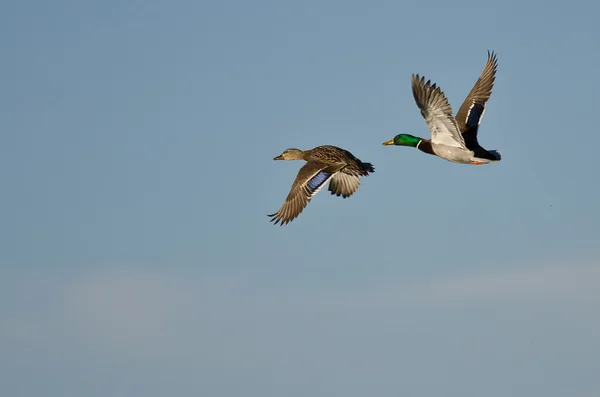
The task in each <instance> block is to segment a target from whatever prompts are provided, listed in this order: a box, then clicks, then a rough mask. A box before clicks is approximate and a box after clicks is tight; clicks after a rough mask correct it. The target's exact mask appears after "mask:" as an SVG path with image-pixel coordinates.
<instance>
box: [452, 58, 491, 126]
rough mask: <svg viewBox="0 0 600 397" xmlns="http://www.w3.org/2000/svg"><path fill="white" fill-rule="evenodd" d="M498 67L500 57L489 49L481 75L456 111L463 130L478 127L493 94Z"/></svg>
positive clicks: (457, 119) (459, 124) (457, 120)
mask: <svg viewBox="0 0 600 397" xmlns="http://www.w3.org/2000/svg"><path fill="white" fill-rule="evenodd" d="M497 68H498V58H497V57H496V54H495V53H494V52H493V51H492V53H491V54H490V52H489V51H488V59H487V62H486V64H485V67H484V68H483V72H481V76H479V78H478V79H477V82H476V83H475V85H474V86H473V88H472V89H471V92H469V95H467V98H466V99H465V101H464V102H463V104H462V105H461V107H460V109H459V110H458V113H456V122H457V123H458V128H459V129H460V131H461V132H463V133H464V132H465V131H467V130H469V129H472V128H477V126H478V125H479V123H480V122H481V118H482V117H483V113H484V112H485V104H486V102H487V100H488V99H490V96H491V95H492V88H493V87H494V80H495V79H496V70H497Z"/></svg>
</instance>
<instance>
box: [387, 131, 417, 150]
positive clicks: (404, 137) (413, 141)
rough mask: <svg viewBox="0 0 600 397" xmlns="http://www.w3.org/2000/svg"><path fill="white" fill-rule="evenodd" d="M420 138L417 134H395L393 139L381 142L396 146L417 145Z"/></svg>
mask: <svg viewBox="0 0 600 397" xmlns="http://www.w3.org/2000/svg"><path fill="white" fill-rule="evenodd" d="M421 140H422V139H421V138H419V137H417V136H412V135H409V134H400V135H396V136H395V137H394V139H390V140H389V141H385V142H383V144H384V145H386V146H387V145H396V146H410V147H417V145H418V144H419V142H421Z"/></svg>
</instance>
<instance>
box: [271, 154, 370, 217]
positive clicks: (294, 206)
mask: <svg viewBox="0 0 600 397" xmlns="http://www.w3.org/2000/svg"><path fill="white" fill-rule="evenodd" d="M273 160H305V161H306V164H305V165H304V166H303V167H302V168H300V171H298V175H297V176H296V179H295V180H294V183H293V184H292V188H291V190H290V193H289V194H288V196H287V198H286V199H285V202H284V203H283V205H282V206H281V208H280V209H279V211H277V212H276V213H274V214H271V215H268V216H270V217H271V218H272V219H271V222H273V221H275V223H274V224H275V225H276V224H277V223H278V222H281V226H283V225H285V224H287V223H289V222H291V221H292V220H294V219H295V218H296V217H297V216H298V215H300V213H301V212H302V210H303V209H304V208H305V207H306V206H307V205H308V203H309V201H310V200H311V199H312V197H313V196H314V195H315V194H317V193H318V192H319V190H321V188H322V187H323V186H324V185H325V184H326V183H327V182H328V181H330V182H329V191H330V192H331V194H335V195H336V196H340V195H341V196H342V197H344V198H347V197H350V196H351V195H352V194H353V193H354V192H356V189H358V186H359V185H360V177H361V176H367V175H369V172H371V173H372V172H375V169H374V168H373V165H372V164H371V163H363V162H362V161H360V160H359V159H357V158H356V157H354V155H353V154H352V153H350V152H349V151H347V150H344V149H340V148H339V147H336V146H329V145H326V146H317V147H316V148H314V149H311V150H304V151H303V150H300V149H286V150H285V151H284V152H283V153H282V154H281V155H279V156H277V157H275V158H274V159H273Z"/></svg>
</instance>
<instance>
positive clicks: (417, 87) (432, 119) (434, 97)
mask: <svg viewBox="0 0 600 397" xmlns="http://www.w3.org/2000/svg"><path fill="white" fill-rule="evenodd" d="M412 91H413V96H414V97H415V102H416V103H417V106H418V107H419V109H421V115H422V116H423V118H424V119H425V122H426V123H427V126H428V127H429V131H430V132H431V142H432V143H435V144H438V145H445V146H453V147H457V148H461V149H466V147H465V141H464V139H463V137H462V134H461V133H460V131H459V129H458V124H457V123H456V120H454V117H453V116H452V107H451V106H450V104H449V103H448V99H447V98H446V96H445V95H444V93H443V92H442V90H440V88H439V87H436V85H435V84H433V85H432V84H431V81H429V80H428V81H427V83H425V77H422V78H419V75H418V74H417V75H414V74H413V76H412Z"/></svg>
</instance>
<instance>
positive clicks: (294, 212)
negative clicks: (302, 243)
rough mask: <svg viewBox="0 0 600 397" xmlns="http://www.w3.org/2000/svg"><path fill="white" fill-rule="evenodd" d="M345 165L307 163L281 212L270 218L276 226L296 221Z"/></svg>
mask: <svg viewBox="0 0 600 397" xmlns="http://www.w3.org/2000/svg"><path fill="white" fill-rule="evenodd" d="M343 167H344V164H325V163H322V162H319V161H309V162H307V163H306V164H305V165H304V166H303V167H302V168H300V171H298V175H297V176H296V179H295V180H294V183H293V184H292V188H291V189H290V193H289V194H288V196H287V198H286V199H285V202H284V203H283V205H282V206H281V208H279V210H278V211H277V212H276V213H274V214H271V215H268V216H270V217H271V218H272V219H271V222H273V221H275V223H274V224H275V225H276V224H277V223H279V222H281V226H283V225H285V224H287V223H289V222H291V221H292V220H294V219H295V218H296V217H297V216H298V215H300V213H301V212H302V210H304V208H306V206H307V205H308V203H309V202H310V200H311V199H312V198H313V196H314V195H315V194H317V193H318V192H319V190H321V188H322V187H323V186H324V185H325V184H326V183H327V182H328V181H329V180H330V179H331V178H332V177H333V176H334V175H335V174H336V173H337V172H338V171H339V170H340V169H341V168H343Z"/></svg>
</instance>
